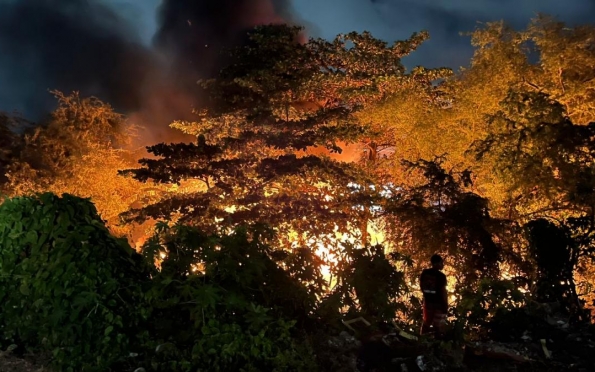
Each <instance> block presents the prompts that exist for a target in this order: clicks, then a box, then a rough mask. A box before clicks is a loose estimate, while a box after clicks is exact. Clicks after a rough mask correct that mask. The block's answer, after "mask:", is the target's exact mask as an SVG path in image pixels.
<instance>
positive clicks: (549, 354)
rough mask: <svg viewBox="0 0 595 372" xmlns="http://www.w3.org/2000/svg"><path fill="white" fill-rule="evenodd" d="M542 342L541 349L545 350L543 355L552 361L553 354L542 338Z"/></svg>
mask: <svg viewBox="0 0 595 372" xmlns="http://www.w3.org/2000/svg"><path fill="white" fill-rule="evenodd" d="M540 341H541V348H542V349H543V354H545V357H546V358H547V359H552V353H551V352H550V351H549V350H548V348H547V344H546V341H545V339H543V338H542V339H541V340H540Z"/></svg>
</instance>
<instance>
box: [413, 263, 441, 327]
mask: <svg viewBox="0 0 595 372" xmlns="http://www.w3.org/2000/svg"><path fill="white" fill-rule="evenodd" d="M431 263H432V267H431V268H430V269H425V270H424V271H422V273H421V275H420V277H419V284H420V288H421V290H422V292H423V296H424V300H423V314H424V315H423V316H424V318H423V325H422V327H421V334H422V335H423V334H428V333H433V334H434V335H435V336H436V337H442V336H443V335H444V331H445V325H446V313H447V312H448V295H447V293H446V275H444V273H442V271H441V270H442V269H443V268H444V260H443V259H442V257H440V256H439V255H437V254H435V255H433V256H432V258H431Z"/></svg>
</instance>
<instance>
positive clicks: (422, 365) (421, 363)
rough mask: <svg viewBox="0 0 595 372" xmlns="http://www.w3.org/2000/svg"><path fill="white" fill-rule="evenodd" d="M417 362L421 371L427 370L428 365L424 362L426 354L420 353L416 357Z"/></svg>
mask: <svg viewBox="0 0 595 372" xmlns="http://www.w3.org/2000/svg"><path fill="white" fill-rule="evenodd" d="M415 362H416V363H417V367H418V368H419V369H420V371H425V370H426V365H425V363H424V356H423V355H419V356H418V357H417V358H416V359H415Z"/></svg>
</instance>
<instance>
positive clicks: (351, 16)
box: [0, 0, 595, 69]
mask: <svg viewBox="0 0 595 372" xmlns="http://www.w3.org/2000/svg"><path fill="white" fill-rule="evenodd" d="M0 1H1V0H0ZM159 1H160V0H142V1H141V0H106V2H109V3H112V4H114V5H115V7H116V8H117V9H119V11H120V13H121V14H124V15H127V16H129V17H130V19H134V20H136V24H137V26H138V30H139V33H140V34H141V36H142V38H143V39H144V40H146V41H149V40H150V38H151V35H152V33H153V32H154V30H155V27H156V25H155V20H154V19H153V15H154V10H155V8H156V7H157V4H158V3H159ZM291 3H292V5H293V11H294V13H295V14H296V16H297V18H298V19H299V20H301V21H302V23H305V24H306V25H307V26H308V29H309V30H308V31H309V34H310V35H311V36H319V37H323V38H332V37H334V36H335V35H337V34H339V33H345V32H350V31H365V30H367V31H370V32H372V34H373V35H374V36H376V37H379V38H381V39H384V40H387V41H394V40H397V39H404V38H407V37H409V36H410V35H411V33H413V32H415V31H420V30H424V29H425V30H428V31H430V35H431V40H430V41H428V42H427V43H426V44H425V45H424V46H423V47H422V48H420V49H419V50H418V51H417V52H416V54H415V56H411V58H409V59H408V60H407V64H408V65H417V64H423V65H425V66H428V67H437V66H448V67H452V68H455V69H456V68H458V67H459V66H462V65H466V64H467V62H468V61H469V58H470V57H471V54H472V50H471V47H470V42H469V38H468V37H465V36H461V35H460V33H461V32H468V31H472V30H473V29H475V28H476V27H477V26H478V22H489V21H496V20H501V19H503V20H505V21H507V22H508V23H510V24H511V25H512V26H514V27H515V28H524V27H525V26H526V25H527V23H528V22H529V20H530V19H531V18H533V17H535V16H536V15H537V13H540V12H541V13H545V14H549V15H553V16H555V17H557V18H558V19H559V20H562V21H564V22H567V23H569V24H575V23H578V24H581V23H595V0H564V1H560V0H292V1H291ZM139 14H142V16H141V17H138V15H139Z"/></svg>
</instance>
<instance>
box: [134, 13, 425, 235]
mask: <svg viewBox="0 0 595 372" xmlns="http://www.w3.org/2000/svg"><path fill="white" fill-rule="evenodd" d="M299 32H300V29H299V28H296V27H288V26H284V25H283V26H265V27H259V28H257V29H255V30H254V31H253V32H251V33H250V35H249V42H248V43H247V45H246V46H244V47H242V48H238V49H236V50H235V51H234V52H233V53H232V56H231V62H230V64H229V66H228V67H226V68H224V69H223V70H222V71H221V73H220V75H219V76H218V77H217V78H216V79H213V80H210V81H206V82H203V86H204V88H205V89H206V92H207V94H206V95H205V96H207V97H209V99H208V101H207V102H204V104H203V105H202V106H201V108H200V109H198V110H197V114H198V116H197V120H196V121H195V122H176V123H174V124H173V126H174V127H176V128H179V129H180V130H182V131H184V132H186V133H189V134H193V135H196V136H197V141H196V142H195V143H191V144H169V145H167V144H158V145H155V146H152V147H150V148H149V151H150V152H151V153H152V154H154V155H155V156H156V157H157V158H153V159H143V160H141V164H142V167H141V168H140V169H135V170H129V171H127V172H126V173H129V174H132V175H133V176H134V177H135V178H137V179H139V180H142V181H148V180H153V181H156V182H159V183H180V184H183V183H184V182H188V181H194V182H196V181H198V182H199V185H196V186H195V189H194V190H195V192H194V193H190V194H185V195H175V196H173V197H171V198H169V199H167V200H164V201H162V202H160V203H157V204H153V205H150V206H147V207H145V208H142V209H141V210H137V211H133V212H132V216H135V217H136V218H140V219H143V218H146V217H149V216H150V217H158V218H168V217H170V215H171V214H172V213H173V212H180V213H181V215H182V218H183V220H185V221H187V222H191V223H194V224H197V225H200V226H202V227H206V228H210V229H214V228H216V227H220V226H234V225H237V224H241V223H249V222H255V221H259V222H264V223H268V224H270V225H272V226H274V227H275V228H277V229H279V230H284V231H286V232H287V233H294V234H295V238H294V240H296V241H298V242H301V243H305V242H307V241H309V240H310V239H312V238H324V237H328V236H329V234H330V235H332V238H335V234H336V233H337V232H339V233H351V234H352V235H357V228H358V227H359V226H362V224H361V220H362V219H364V220H365V218H366V216H367V208H366V207H365V206H366V201H364V200H362V195H363V194H362V193H354V192H353V190H352V187H351V185H353V184H359V185H367V184H370V183H372V182H373V179H371V178H370V177H367V176H366V174H365V172H364V171H363V169H362V168H361V167H358V166H357V165H356V164H349V163H346V162H340V161H337V160H332V159H331V158H329V157H327V156H325V155H324V154H323V155H320V154H319V155H314V154H313V149H321V148H322V149H326V151H327V154H328V152H331V153H333V152H334V153H340V152H341V151H342V148H341V146H342V145H344V144H347V143H354V142H358V141H361V140H362V139H364V138H366V137H367V136H369V135H370V133H369V132H368V131H367V128H366V127H365V126H363V125H362V124H361V123H360V122H358V120H357V118H356V117H355V116H354V115H353V114H354V113H355V112H357V111H358V110H360V109H362V108H363V107H366V106H367V105H369V104H372V103H374V102H378V101H379V100H382V99H384V98H385V97H386V96H387V95H388V94H390V93H391V92H395V91H397V90H402V89H404V87H406V86H410V85H411V84H413V83H414V82H415V81H416V79H420V78H421V77H422V76H424V75H430V74H431V73H432V72H431V71H425V70H423V69H418V70H416V71H415V72H414V73H407V72H406V71H405V68H404V67H403V65H402V64H401V58H402V57H403V56H405V55H407V54H409V53H410V52H412V51H413V50H415V48H416V47H417V46H418V45H419V44H420V43H421V42H422V41H424V40H425V39H426V38H427V34H425V33H421V34H414V35H413V36H412V37H411V38H410V39H408V40H406V41H401V42H396V43H395V44H393V45H392V46H388V45H387V44H386V43H385V42H383V41H380V40H378V39H375V38H373V37H372V36H371V35H370V34H368V33H363V34H358V33H350V34H348V35H339V36H338V37H337V38H336V39H335V40H333V41H324V40H310V41H309V42H307V43H300V42H299V38H298V36H299ZM367 203H368V204H369V202H367ZM360 230H363V231H365V229H364V228H362V229H360ZM284 235H285V236H286V234H284ZM287 243H289V242H287Z"/></svg>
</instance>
